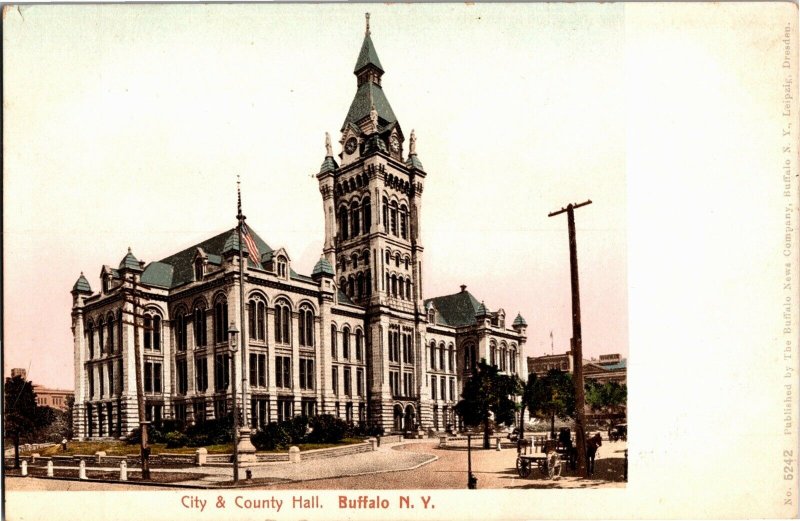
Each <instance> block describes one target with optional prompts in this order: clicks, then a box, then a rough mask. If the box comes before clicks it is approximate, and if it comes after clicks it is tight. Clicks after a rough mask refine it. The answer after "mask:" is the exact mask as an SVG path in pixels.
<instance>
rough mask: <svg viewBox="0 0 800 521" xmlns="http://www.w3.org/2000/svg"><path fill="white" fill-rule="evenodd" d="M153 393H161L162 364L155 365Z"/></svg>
mask: <svg viewBox="0 0 800 521" xmlns="http://www.w3.org/2000/svg"><path fill="white" fill-rule="evenodd" d="M153 391H154V392H157V393H160V392H161V364H159V363H154V364H153Z"/></svg>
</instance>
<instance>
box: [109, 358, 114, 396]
mask: <svg viewBox="0 0 800 521" xmlns="http://www.w3.org/2000/svg"><path fill="white" fill-rule="evenodd" d="M108 395H109V396H114V362H109V363H108Z"/></svg>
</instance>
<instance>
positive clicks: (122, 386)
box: [117, 359, 125, 394]
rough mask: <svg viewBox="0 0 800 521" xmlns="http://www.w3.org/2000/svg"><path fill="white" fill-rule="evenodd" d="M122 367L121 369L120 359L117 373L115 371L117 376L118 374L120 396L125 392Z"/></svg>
mask: <svg viewBox="0 0 800 521" xmlns="http://www.w3.org/2000/svg"><path fill="white" fill-rule="evenodd" d="M122 367H123V364H122V359H120V360H119V371H117V374H119V393H120V394H122V391H123V390H125V373H124V372H123V369H122Z"/></svg>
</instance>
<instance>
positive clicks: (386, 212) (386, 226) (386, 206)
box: [383, 197, 389, 232]
mask: <svg viewBox="0 0 800 521" xmlns="http://www.w3.org/2000/svg"><path fill="white" fill-rule="evenodd" d="M383 231H385V232H388V231H389V201H388V200H387V199H386V198H385V197H384V198H383Z"/></svg>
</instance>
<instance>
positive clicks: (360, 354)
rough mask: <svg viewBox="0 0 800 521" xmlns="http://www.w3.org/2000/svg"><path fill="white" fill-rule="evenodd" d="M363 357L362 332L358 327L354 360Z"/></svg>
mask: <svg viewBox="0 0 800 521" xmlns="http://www.w3.org/2000/svg"><path fill="white" fill-rule="evenodd" d="M363 359H364V333H362V332H361V330H360V329H358V330H356V360H359V361H360V360H363Z"/></svg>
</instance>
